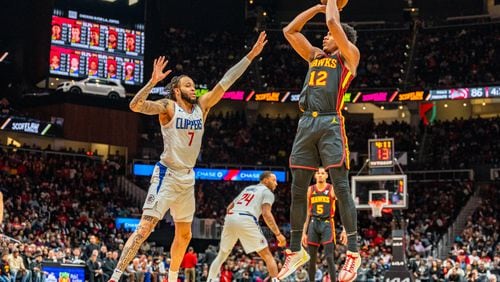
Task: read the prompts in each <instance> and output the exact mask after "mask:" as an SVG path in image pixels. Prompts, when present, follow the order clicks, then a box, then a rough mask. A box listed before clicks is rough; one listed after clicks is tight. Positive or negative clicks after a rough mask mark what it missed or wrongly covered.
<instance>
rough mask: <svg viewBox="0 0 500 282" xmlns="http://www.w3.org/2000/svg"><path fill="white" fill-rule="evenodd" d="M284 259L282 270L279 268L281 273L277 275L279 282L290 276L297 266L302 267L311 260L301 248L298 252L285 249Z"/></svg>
mask: <svg viewBox="0 0 500 282" xmlns="http://www.w3.org/2000/svg"><path fill="white" fill-rule="evenodd" d="M285 257H286V259H285V263H284V265H283V268H281V271H280V273H279V274H278V279H280V280H283V279H285V278H286V277H288V276H290V274H292V273H294V272H295V270H297V268H299V266H302V265H304V264H305V263H306V262H308V261H309V259H310V258H311V257H310V256H309V254H308V253H307V252H306V250H304V248H303V247H300V251H298V252H292V251H291V250H289V249H287V250H286V251H285Z"/></svg>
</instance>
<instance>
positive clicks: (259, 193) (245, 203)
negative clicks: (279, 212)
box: [232, 183, 274, 219]
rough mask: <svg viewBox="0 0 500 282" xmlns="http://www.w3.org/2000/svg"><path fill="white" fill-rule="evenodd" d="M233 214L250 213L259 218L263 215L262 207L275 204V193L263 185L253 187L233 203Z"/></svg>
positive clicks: (247, 189) (242, 193)
mask: <svg viewBox="0 0 500 282" xmlns="http://www.w3.org/2000/svg"><path fill="white" fill-rule="evenodd" d="M233 203H234V207H233V209H232V210H233V212H234V213H237V212H244V213H250V214H251V215H253V216H255V218H257V219H258V218H259V217H260V215H261V214H262V205H263V204H270V205H271V206H272V205H273V203H274V193H273V192H272V191H271V190H270V189H269V188H267V187H266V186H264V185H263V184H260V183H259V184H257V185H251V186H248V187H246V188H245V189H243V191H241V193H240V194H239V195H238V197H236V198H235V199H234V201H233Z"/></svg>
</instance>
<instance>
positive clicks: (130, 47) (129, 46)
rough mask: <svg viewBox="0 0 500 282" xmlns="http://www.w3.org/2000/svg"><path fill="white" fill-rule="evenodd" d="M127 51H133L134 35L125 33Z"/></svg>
mask: <svg viewBox="0 0 500 282" xmlns="http://www.w3.org/2000/svg"><path fill="white" fill-rule="evenodd" d="M125 47H126V48H125V50H126V51H127V52H135V35H134V34H127V44H126V46H125Z"/></svg>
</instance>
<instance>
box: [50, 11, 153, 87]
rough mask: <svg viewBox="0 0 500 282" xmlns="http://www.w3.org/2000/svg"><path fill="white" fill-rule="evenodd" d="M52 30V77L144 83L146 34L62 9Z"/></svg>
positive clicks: (55, 16)
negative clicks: (107, 79)
mask: <svg viewBox="0 0 500 282" xmlns="http://www.w3.org/2000/svg"><path fill="white" fill-rule="evenodd" d="M51 30H52V35H51V46H50V58H49V66H50V74H52V75H60V76H68V77H72V78H75V79H79V78H82V79H83V78H86V77H98V78H110V79H116V80H121V81H123V83H125V84H129V85H140V84H142V82H143V76H144V74H143V71H144V31H141V30H137V29H128V28H124V27H120V22H119V21H118V20H114V19H108V18H102V17H97V16H91V15H86V14H81V13H78V12H76V11H68V12H65V11H61V10H55V11H54V15H53V16H52V29H51Z"/></svg>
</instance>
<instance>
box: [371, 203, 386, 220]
mask: <svg viewBox="0 0 500 282" xmlns="http://www.w3.org/2000/svg"><path fill="white" fill-rule="evenodd" d="M368 204H369V205H370V208H371V209H372V216H373V217H381V216H382V209H383V208H384V206H385V205H386V204H387V202H386V201H382V200H374V201H369V202H368Z"/></svg>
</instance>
